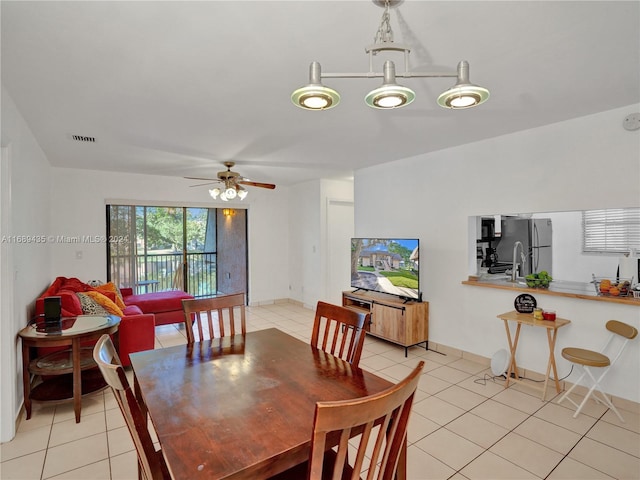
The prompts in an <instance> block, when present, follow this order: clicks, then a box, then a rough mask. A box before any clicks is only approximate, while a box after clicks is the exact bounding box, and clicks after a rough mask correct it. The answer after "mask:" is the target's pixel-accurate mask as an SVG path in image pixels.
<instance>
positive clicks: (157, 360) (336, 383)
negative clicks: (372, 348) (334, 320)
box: [130, 328, 406, 480]
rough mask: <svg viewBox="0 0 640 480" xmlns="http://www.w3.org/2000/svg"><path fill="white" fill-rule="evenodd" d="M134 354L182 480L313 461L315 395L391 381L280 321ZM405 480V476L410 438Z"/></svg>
mask: <svg viewBox="0 0 640 480" xmlns="http://www.w3.org/2000/svg"><path fill="white" fill-rule="evenodd" d="M130 358H131V365H132V367H133V372H134V384H135V389H136V394H137V395H138V396H139V397H140V398H141V400H142V401H143V402H144V405H145V406H146V409H147V410H148V413H149V416H150V418H151V421H152V423H153V426H154V427H155V430H156V433H157V436H158V440H159V442H160V446H161V448H162V452H163V455H164V458H165V459H166V462H167V465H168V466H169V469H170V471H171V474H172V476H173V478H174V479H175V480H183V479H184V480H187V479H188V480H193V479H204V478H206V479H252V480H257V479H264V478H268V477H269V476H271V475H274V474H276V473H279V472H282V471H285V470H287V469H288V468H290V467H292V466H294V465H297V464H299V463H302V462H304V461H306V460H307V459H308V458H309V451H310V444H311V432H312V427H313V417H314V409H315V404H316V402H318V401H322V400H344V399H349V398H357V397H363V396H366V395H370V394H374V393H377V392H380V391H382V390H385V389H387V388H389V387H390V386H391V385H392V384H391V383H390V382H389V381H387V380H385V379H383V378H380V377H378V376H376V375H374V374H372V373H369V372H367V371H365V370H362V369H360V368H356V367H352V366H351V365H350V364H349V363H347V362H345V361H343V360H341V359H339V358H337V357H334V356H333V355H330V354H328V353H326V352H324V351H322V350H319V349H317V348H315V347H313V346H311V345H310V344H309V343H305V342H303V341H301V340H298V339H297V338H294V337H292V336H290V335H288V334H286V333H284V332H282V331H280V330H278V329H275V328H270V329H266V330H260V331H255V332H248V333H247V334H246V335H235V336H231V337H224V338H222V339H214V340H207V341H203V342H196V343H194V344H191V345H179V346H174V347H168V348H162V349H157V350H149V351H146V352H138V353H134V354H131V355H130ZM398 478H401V479H404V478H406V442H405V446H404V449H403V453H402V455H401V461H400V465H399V468H398Z"/></svg>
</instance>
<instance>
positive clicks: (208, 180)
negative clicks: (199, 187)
mask: <svg viewBox="0 0 640 480" xmlns="http://www.w3.org/2000/svg"><path fill="white" fill-rule="evenodd" d="M182 178H186V179H187V180H205V181H207V182H219V181H220V179H219V178H202V177H182Z"/></svg>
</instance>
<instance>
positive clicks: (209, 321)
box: [182, 293, 247, 343]
mask: <svg viewBox="0 0 640 480" xmlns="http://www.w3.org/2000/svg"><path fill="white" fill-rule="evenodd" d="M244 304H245V300H244V293H234V294H231V295H220V296H217V297H212V298H195V299H185V300H182V310H183V312H184V321H185V327H186V330H187V343H194V342H196V341H198V342H201V341H202V340H206V338H205V337H206V333H207V332H208V334H209V338H219V337H225V336H230V335H236V334H237V333H241V334H242V335H244V334H246V333H247V327H246V319H245V308H244ZM236 311H239V313H240V315H239V318H237V315H236ZM238 321H239V325H238V326H236V323H237V322H238ZM225 323H227V324H228V328H226V329H225ZM203 324H204V327H203ZM196 328H197V334H198V338H196V334H195V332H194V330H196ZM237 330H239V331H237Z"/></svg>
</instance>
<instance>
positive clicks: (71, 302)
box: [36, 277, 156, 366]
mask: <svg viewBox="0 0 640 480" xmlns="http://www.w3.org/2000/svg"><path fill="white" fill-rule="evenodd" d="M88 292H98V293H100V294H102V295H104V296H105V297H106V298H107V299H108V300H110V301H111V302H113V303H114V304H116V306H117V303H116V299H115V295H117V293H114V292H110V291H107V290H105V289H104V288H103V289H100V287H92V286H90V285H88V284H86V283H84V282H82V281H80V280H78V279H77V278H65V277H58V278H56V279H55V280H54V282H53V283H52V284H51V285H50V286H49V288H47V290H46V291H45V292H44V293H43V294H42V295H41V296H40V297H38V298H37V299H36V315H43V314H44V298H45V297H51V296H57V297H60V299H61V304H62V312H61V313H62V316H65V317H74V316H77V315H83V313H84V312H83V309H82V304H81V301H80V299H79V298H78V295H76V294H77V293H85V294H87V293H88ZM91 295H95V293H92V294H91ZM103 301H104V300H103ZM121 305H122V304H121ZM120 310H121V312H122V315H119V314H118V313H115V312H109V313H114V314H116V315H118V316H119V317H120V319H121V320H120V326H119V328H118V332H119V341H120V348H119V350H118V355H119V356H120V360H121V361H122V364H123V365H125V366H127V365H131V362H130V360H129V354H130V353H134V352H140V351H143V350H153V347H154V344H155V325H156V322H155V316H154V315H153V313H147V312H143V311H142V310H141V309H140V308H139V307H138V306H137V305H134V304H131V305H126V304H125V305H124V308H123V309H120Z"/></svg>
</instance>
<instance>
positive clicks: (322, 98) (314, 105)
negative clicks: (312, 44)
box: [291, 62, 340, 110]
mask: <svg viewBox="0 0 640 480" xmlns="http://www.w3.org/2000/svg"><path fill="white" fill-rule="evenodd" d="M321 75H322V74H321V72H320V64H319V63H318V62H312V63H311V65H310V66H309V84H308V85H305V86H304V87H302V88H299V89H297V90H296V91H295V92H293V93H292V94H291V101H292V102H293V103H294V105H296V106H298V107H301V108H306V109H307V110H327V109H329V108H333V107H335V106H336V105H338V103H340V94H339V93H338V92H336V91H335V90H334V89H333V88H329V87H325V86H324V85H322V82H321V81H320V78H321Z"/></svg>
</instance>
